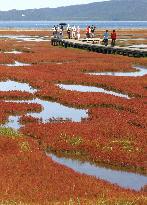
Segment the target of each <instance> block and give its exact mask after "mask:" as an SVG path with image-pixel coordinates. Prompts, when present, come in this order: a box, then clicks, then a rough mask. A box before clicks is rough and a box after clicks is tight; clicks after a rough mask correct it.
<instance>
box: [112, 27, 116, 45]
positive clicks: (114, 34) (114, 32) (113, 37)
mask: <svg viewBox="0 0 147 205" xmlns="http://www.w3.org/2000/svg"><path fill="white" fill-rule="evenodd" d="M115 41H116V31H115V30H113V32H112V33H111V46H115Z"/></svg>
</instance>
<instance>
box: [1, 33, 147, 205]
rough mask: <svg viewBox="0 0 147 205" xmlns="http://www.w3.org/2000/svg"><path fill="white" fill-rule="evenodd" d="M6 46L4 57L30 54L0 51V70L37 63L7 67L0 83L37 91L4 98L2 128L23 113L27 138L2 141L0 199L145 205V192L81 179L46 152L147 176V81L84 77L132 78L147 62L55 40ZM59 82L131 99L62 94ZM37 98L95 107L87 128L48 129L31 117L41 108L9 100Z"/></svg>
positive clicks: (145, 78)
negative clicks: (113, 73)
mask: <svg viewBox="0 0 147 205" xmlns="http://www.w3.org/2000/svg"><path fill="white" fill-rule="evenodd" d="M3 33H4V31H3ZM5 33H6V32H5ZM9 34H10V32H9ZM13 34H15V32H14V33H13ZM20 34H22V33H20ZM35 34H36V35H37V32H36V33H35ZM17 35H18V33H17ZM28 35H34V32H33V34H32V33H30V32H28ZM38 35H46V33H41V34H40V33H38ZM0 46H1V48H2V50H5V51H6V50H9V51H11V50H13V49H16V50H19V51H23V53H22V54H19V55H16V54H4V53H0V64H7V63H12V62H14V61H19V62H24V63H31V64H32V65H31V66H25V67H15V68H14V67H6V66H4V65H0V81H4V80H7V79H10V80H16V81H18V82H25V83H29V84H30V85H31V86H32V87H34V88H36V89H38V91H37V92H36V93H34V94H30V93H27V92H20V91H9V92H0V98H1V101H0V122H1V123H4V122H5V121H6V120H7V119H8V116H9V115H17V114H19V115H21V116H22V118H21V119H20V122H21V123H22V124H26V125H25V126H24V127H23V128H22V129H21V130H20V132H21V133H23V134H24V135H25V136H27V138H26V137H21V138H20V139H11V138H8V137H7V136H1V137H0V182H1V183H0V184H1V186H0V199H2V200H12V199H13V200H16V201H22V202H27V203H33V202H34V203H40V204H47V203H48V202H50V203H52V204H53V202H54V203H55V202H58V201H59V202H61V204H62V203H63V201H68V200H69V199H70V198H71V197H72V198H77V197H79V198H81V200H84V199H88V200H96V199H97V198H98V199H100V198H101V197H102V196H103V195H105V198H106V199H108V200H112V204H113V201H114V199H118V200H119V199H123V198H124V199H128V200H136V199H137V198H138V201H137V202H136V204H141V205H143V204H146V200H145V195H146V192H145V190H146V189H145V188H144V190H142V191H140V192H134V191H131V190H125V189H121V188H119V187H118V186H116V185H111V184H109V183H106V182H104V181H102V180H97V179H95V178H94V177H88V176H85V175H80V174H78V173H75V172H74V171H72V170H70V169H68V168H65V167H63V166H61V165H58V164H56V163H54V162H53V161H52V160H51V159H50V158H47V157H46V155H45V153H44V150H45V149H46V148H49V149H50V150H52V151H54V152H56V153H57V154H62V156H66V155H67V156H68V157H73V158H79V159H81V160H88V161H91V162H95V163H100V164H101V163H102V164H104V165H105V166H109V165H111V166H115V167H117V168H119V169H121V168H122V169H124V168H125V169H127V170H132V171H136V172H141V173H144V174H146V173H147V155H146V153H147V146H146V144H147V139H146V136H147V116H146V110H147V75H146V76H143V77H116V76H91V75H88V74H85V72H89V71H98V72H101V71H120V72H122V71H123V72H130V71H134V69H133V68H132V67H133V65H142V66H146V67H147V58H129V57H124V56H118V55H116V56H114V55H104V54H97V53H92V52H87V51H82V50H78V49H75V50H74V49H64V48H60V47H51V46H50V45H49V42H23V41H22V42H18V41H16V40H10V39H7V40H6V41H4V40H1V41H0ZM57 83H63V84H80V85H89V86H90V85H91V86H97V87H101V88H105V89H107V90H112V91H117V92H121V93H123V94H127V95H129V96H130V97H131V99H125V98H121V97H116V96H112V95H108V94H104V93H81V92H76V91H67V90H63V89H60V88H59V87H58V86H57V85H56V84H57ZM33 97H34V98H35V97H39V98H43V99H48V100H52V101H56V102H59V103H61V104H65V105H68V106H70V107H77V108H85V109H88V113H89V118H88V119H86V120H84V121H82V122H80V123H75V122H63V123H61V122H52V123H46V124H43V123H40V122H39V121H38V119H34V118H32V117H29V116H27V117H26V116H25V114H26V113H29V112H31V111H38V112H39V111H40V110H41V106H40V105H38V104H34V103H31V104H27V103H16V102H5V101H4V100H5V99H19V100H22V99H32V98H33ZM31 138H33V139H31ZM77 141H78V142H77ZM38 143H39V145H38ZM23 145H25V146H26V147H25V146H23ZM79 153H80V154H79ZM63 187H64V188H63Z"/></svg>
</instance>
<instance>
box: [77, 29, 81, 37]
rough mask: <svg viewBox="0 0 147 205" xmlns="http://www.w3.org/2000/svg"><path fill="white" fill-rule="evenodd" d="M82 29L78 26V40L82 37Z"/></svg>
mask: <svg viewBox="0 0 147 205" xmlns="http://www.w3.org/2000/svg"><path fill="white" fill-rule="evenodd" d="M80 31H81V29H80V27H79V26H78V27H77V38H78V40H79V39H80V36H81V35H80Z"/></svg>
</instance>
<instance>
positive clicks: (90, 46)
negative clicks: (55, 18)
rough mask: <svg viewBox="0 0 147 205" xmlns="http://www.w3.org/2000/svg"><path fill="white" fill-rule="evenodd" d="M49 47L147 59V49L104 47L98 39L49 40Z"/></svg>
mask: <svg viewBox="0 0 147 205" xmlns="http://www.w3.org/2000/svg"><path fill="white" fill-rule="evenodd" d="M51 45H53V46H63V47H65V48H67V47H72V48H79V49H85V50H89V51H93V52H97V53H104V54H119V55H124V56H130V57H131V56H133V57H147V48H130V47H120V46H114V47H112V46H110V45H108V46H104V45H101V44H100V39H96V38H95V39H81V40H74V39H57V38H51Z"/></svg>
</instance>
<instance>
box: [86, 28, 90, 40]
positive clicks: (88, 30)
mask: <svg viewBox="0 0 147 205" xmlns="http://www.w3.org/2000/svg"><path fill="white" fill-rule="evenodd" d="M90 35H91V28H90V26H87V27H86V38H90Z"/></svg>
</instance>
